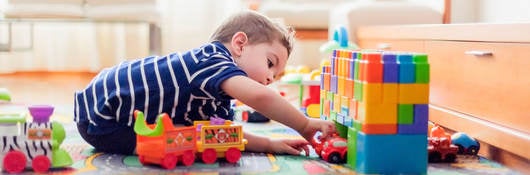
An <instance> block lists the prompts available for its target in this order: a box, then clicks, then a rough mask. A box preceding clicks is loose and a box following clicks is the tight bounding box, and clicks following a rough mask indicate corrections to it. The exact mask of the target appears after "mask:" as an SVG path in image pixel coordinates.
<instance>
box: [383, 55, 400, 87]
mask: <svg viewBox="0 0 530 175" xmlns="http://www.w3.org/2000/svg"><path fill="white" fill-rule="evenodd" d="M382 59H383V82H384V83H397V82H398V73H399V70H398V64H397V59H396V54H394V53H383V54H382Z"/></svg>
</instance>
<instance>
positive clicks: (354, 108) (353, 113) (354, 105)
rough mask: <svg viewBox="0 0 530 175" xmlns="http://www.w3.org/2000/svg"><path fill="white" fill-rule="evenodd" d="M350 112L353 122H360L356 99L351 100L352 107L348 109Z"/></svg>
mask: <svg viewBox="0 0 530 175" xmlns="http://www.w3.org/2000/svg"><path fill="white" fill-rule="evenodd" d="M348 110H350V111H349V112H348V114H349V116H350V118H352V119H353V120H359V119H358V117H357V116H358V115H357V100H355V99H354V98H351V99H350V107H349V108H348Z"/></svg>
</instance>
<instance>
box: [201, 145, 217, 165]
mask: <svg viewBox="0 0 530 175" xmlns="http://www.w3.org/2000/svg"><path fill="white" fill-rule="evenodd" d="M216 160H217V152H215V150H214V149H213V148H208V149H205V150H204V152H202V161H203V162H204V163H205V164H212V163H214V162H215V161H216Z"/></svg>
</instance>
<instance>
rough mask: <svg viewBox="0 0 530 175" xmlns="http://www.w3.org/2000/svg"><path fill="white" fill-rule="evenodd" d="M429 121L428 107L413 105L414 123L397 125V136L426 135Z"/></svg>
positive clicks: (426, 105) (425, 105)
mask: <svg viewBox="0 0 530 175" xmlns="http://www.w3.org/2000/svg"><path fill="white" fill-rule="evenodd" d="M428 121H429V105H428V104H414V122H413V123H412V124H398V134H427V130H428V129H427V128H428V127H429V126H428V125H429V124H428Z"/></svg>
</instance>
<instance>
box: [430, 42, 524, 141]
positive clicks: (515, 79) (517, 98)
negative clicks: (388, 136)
mask: <svg viewBox="0 0 530 175" xmlns="http://www.w3.org/2000/svg"><path fill="white" fill-rule="evenodd" d="M425 52H427V53H428V54H429V62H430V63H431V89H430V90H431V92H430V102H431V104H433V105H436V106H440V107H443V108H448V109H451V110H454V111H458V112H461V113H465V114H468V115H471V116H474V117H476V118H480V119H483V120H486V121H489V122H492V123H495V124H498V125H502V126H505V127H508V128H512V129H515V130H519V131H522V132H524V133H527V134H528V133H530V122H528V120H529V119H530V44H528V43H487V42H457V41H425ZM490 53H491V55H490Z"/></svg>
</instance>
